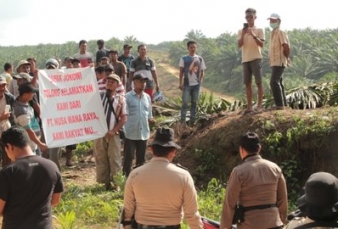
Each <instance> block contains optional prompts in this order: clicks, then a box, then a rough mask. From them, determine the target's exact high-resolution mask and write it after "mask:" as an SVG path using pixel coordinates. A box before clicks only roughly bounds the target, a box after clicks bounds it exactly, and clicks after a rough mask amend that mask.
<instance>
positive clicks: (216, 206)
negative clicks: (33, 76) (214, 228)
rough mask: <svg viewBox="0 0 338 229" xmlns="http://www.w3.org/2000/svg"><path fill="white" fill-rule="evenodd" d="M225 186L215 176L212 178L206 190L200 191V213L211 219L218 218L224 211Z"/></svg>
mask: <svg viewBox="0 0 338 229" xmlns="http://www.w3.org/2000/svg"><path fill="white" fill-rule="evenodd" d="M224 196H225V188H224V187H223V185H222V184H221V183H220V182H219V181H218V180H217V179H215V178H212V179H211V180H210V181H209V183H208V186H207V188H206V190H201V191H199V192H198V205H199V208H200V213H201V215H202V216H205V217H207V218H209V219H213V220H218V219H219V218H220V213H221V212H222V206H223V200H224Z"/></svg>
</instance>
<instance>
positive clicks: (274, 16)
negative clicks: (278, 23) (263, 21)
mask: <svg viewBox="0 0 338 229" xmlns="http://www.w3.org/2000/svg"><path fill="white" fill-rule="evenodd" d="M269 19H279V20H280V19H281V18H280V16H279V15H278V14H276V13H272V14H271V15H270V17H268V20H269Z"/></svg>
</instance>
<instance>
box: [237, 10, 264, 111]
mask: <svg viewBox="0 0 338 229" xmlns="http://www.w3.org/2000/svg"><path fill="white" fill-rule="evenodd" d="M256 18H257V16H256V10H255V9H253V8H248V9H247V10H246V11H245V19H246V21H247V23H245V26H244V27H243V29H240V30H239V31H238V35H237V45H238V47H239V48H241V49H242V65H243V79H244V80H243V81H244V84H245V92H246V98H247V109H246V111H245V112H244V113H245V114H246V113H250V112H252V111H253V108H252V85H251V82H252V75H254V77H255V82H256V85H257V91H258V99H257V111H260V110H261V109H262V101H263V93H264V91H263V84H262V58H263V56H262V48H263V45H264V41H265V34H264V30H263V29H261V28H257V27H256V26H255V20H256Z"/></svg>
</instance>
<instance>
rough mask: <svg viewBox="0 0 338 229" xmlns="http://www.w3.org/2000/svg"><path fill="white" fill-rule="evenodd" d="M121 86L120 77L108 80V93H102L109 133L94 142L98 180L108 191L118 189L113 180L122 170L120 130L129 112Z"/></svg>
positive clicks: (113, 76) (108, 78)
mask: <svg viewBox="0 0 338 229" xmlns="http://www.w3.org/2000/svg"><path fill="white" fill-rule="evenodd" d="M120 84H121V81H120V77H119V76H118V75H116V74H111V75H109V76H107V79H106V92H104V91H101V92H100V94H101V100H102V106H103V109H104V113H105V115H106V121H107V126H108V132H107V134H106V135H105V136H104V137H102V138H99V139H96V140H95V141H94V151H95V162H96V180H97V182H98V183H104V184H105V187H106V189H107V190H111V189H113V188H115V190H117V189H118V186H117V185H116V184H115V183H114V179H113V178H114V176H115V175H116V174H117V173H118V172H119V171H121V168H122V165H121V163H122V162H121V140H120V136H119V130H120V129H121V128H122V126H123V125H124V123H125V122H126V121H127V110H126V102H125V98H124V96H122V95H120V94H118V93H117V91H116V89H117V88H118V85H120ZM111 182H112V183H113V184H114V186H112V185H111Z"/></svg>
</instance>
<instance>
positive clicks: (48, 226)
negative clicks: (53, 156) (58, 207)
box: [0, 155, 63, 229]
mask: <svg viewBox="0 0 338 229" xmlns="http://www.w3.org/2000/svg"><path fill="white" fill-rule="evenodd" d="M61 192H63V184H62V180H61V174H60V172H59V170H58V168H57V166H56V165H55V163H54V162H52V161H50V160H47V159H45V158H42V157H40V156H35V155H34V156H28V157H24V158H20V159H17V160H16V161H15V162H14V163H12V164H10V165H8V166H7V167H5V168H3V169H2V170H1V171H0V199H2V200H4V201H6V204H5V208H4V212H3V221H2V229H21V228H22V229H27V228H34V229H52V228H53V225H52V210H51V198H52V194H53V193H61Z"/></svg>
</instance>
